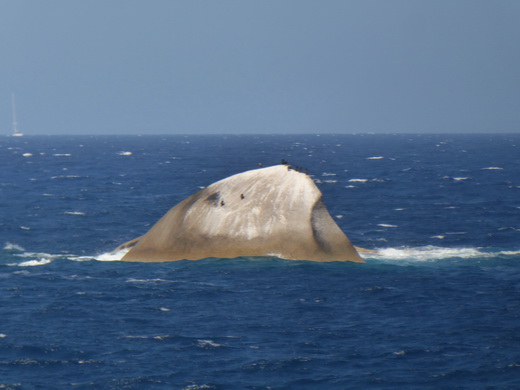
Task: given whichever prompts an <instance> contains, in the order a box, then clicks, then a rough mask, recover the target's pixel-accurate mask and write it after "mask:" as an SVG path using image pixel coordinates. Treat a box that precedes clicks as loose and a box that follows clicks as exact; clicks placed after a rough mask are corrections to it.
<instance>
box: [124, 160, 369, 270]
mask: <svg viewBox="0 0 520 390" xmlns="http://www.w3.org/2000/svg"><path fill="white" fill-rule="evenodd" d="M126 247H131V249H130V251H129V252H128V253H127V254H126V255H125V256H124V257H123V259H122V260H124V261H143V262H162V261H175V260H182V259H188V260H197V259H203V258H207V257H217V258H232V257H240V256H276V257H280V258H283V259H292V260H315V261H356V262H363V260H362V259H361V257H360V256H359V254H358V252H357V251H356V249H355V248H354V247H353V246H352V244H351V243H350V241H349V239H348V238H347V236H345V234H344V233H343V232H342V231H341V229H340V228H339V227H338V225H337V224H336V223H335V222H334V220H333V219H332V218H331V216H330V214H329V213H328V211H327V209H326V207H325V205H324V204H323V201H322V195H321V192H320V190H319V189H318V188H317V187H316V185H315V184H314V182H313V181H312V179H311V178H310V177H309V176H307V175H306V174H303V173H300V172H297V171H295V170H293V169H290V168H289V167H288V166H286V165H277V166H273V167H269V168H262V169H255V170H252V171H247V172H244V173H240V174H237V175H234V176H230V177H228V178H226V179H223V180H220V181H218V182H216V183H214V184H212V185H210V186H209V187H206V188H204V189H203V190H201V191H199V192H197V193H195V194H194V195H192V196H190V197H189V198H187V199H185V200H184V201H182V202H180V203H179V204H177V205H176V206H175V207H173V208H172V209H171V210H170V211H168V213H166V215H164V216H163V217H162V218H161V219H160V220H159V221H158V222H157V223H156V224H155V225H154V226H153V227H152V228H151V229H150V231H148V233H146V234H145V235H144V236H142V237H139V238H137V239H135V240H132V241H129V242H128V243H126V244H123V245H121V246H120V247H119V248H118V249H122V248H126Z"/></svg>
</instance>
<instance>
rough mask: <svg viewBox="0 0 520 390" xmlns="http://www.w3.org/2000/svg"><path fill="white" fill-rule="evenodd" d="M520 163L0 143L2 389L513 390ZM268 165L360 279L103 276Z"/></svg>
mask: <svg viewBox="0 0 520 390" xmlns="http://www.w3.org/2000/svg"><path fill="white" fill-rule="evenodd" d="M519 152H520V135H336V136H334V135H322V136H316V135H294V136H268V135H262V136H162V137H161V136H153V137H152V136H144V137H112V136H106V137H103V136H99V137H57V136H56V137H23V138H11V137H9V138H7V137H5V138H0V163H1V167H2V170H1V173H0V234H1V235H0V245H1V247H0V319H1V320H0V388H3V389H190V390H195V389H518V388H520V153H519ZM282 158H284V159H286V160H288V161H289V162H290V163H291V164H293V165H299V166H303V167H305V168H307V169H308V170H309V172H310V174H311V175H312V176H313V178H314V180H315V181H316V183H317V185H318V186H319V188H320V189H321V191H322V192H323V195H324V200H325V203H326V205H327V207H328V209H329V211H330V214H331V215H332V216H333V217H334V218H335V219H336V221H337V223H338V224H339V226H340V227H341V228H342V229H343V230H344V231H345V232H346V233H347V235H348V236H349V237H350V239H351V241H352V242H353V243H354V244H355V245H357V246H361V247H366V248H370V249H375V250H376V251H377V252H376V253H375V254H370V255H368V256H367V255H365V257H366V260H367V263H366V264H355V263H313V262H306V261H286V260H280V259H276V258H261V259H258V258H257V259H254V258H240V259H207V260H201V261H194V262H193V261H192V262H190V261H180V262H173V263H161V264H139V263H123V262H119V261H106V260H114V258H117V256H110V255H109V254H108V252H110V251H111V250H112V249H114V248H115V247H116V246H117V245H119V244H121V243H122V242H125V241H127V240H129V239H131V238H134V237H137V236H139V235H141V234H143V233H145V232H146V231H147V230H148V229H149V228H150V227H151V225H152V224H153V223H155V222H156V221H157V219H158V218H160V217H161V216H162V215H163V214H164V213H165V212H166V211H167V210H168V209H169V208H171V207H172V206H173V205H174V204H176V203H177V202H179V201H181V200H182V199H184V198H185V197H187V196H189V195H190V194H192V193H193V192H195V191H197V190H198V189H199V187H202V186H206V185H209V184H211V183H212V182H214V181H217V180H219V179H222V178H224V177H226V176H229V175H231V174H235V173H239V172H241V171H244V170H248V169H254V168H256V167H257V166H258V163H262V164H263V165H264V166H267V165H272V164H276V163H278V162H279V161H280V160H281V159H282Z"/></svg>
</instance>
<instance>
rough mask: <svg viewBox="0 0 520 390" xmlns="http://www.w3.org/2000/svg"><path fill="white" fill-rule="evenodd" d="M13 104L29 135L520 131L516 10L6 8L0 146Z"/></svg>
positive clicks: (473, 6)
mask: <svg viewBox="0 0 520 390" xmlns="http://www.w3.org/2000/svg"><path fill="white" fill-rule="evenodd" d="M11 93H14V94H15V95H16V103H17V114H18V115H17V116H18V122H19V127H20V130H22V131H23V132H25V133H26V134H103V133H106V134H123V133H128V134H176V133H309V132H310V133H330V132H333V133H360V132H377V133H379V132H414V133H420V132H449V133H455V132H520V1H519V0H510V1H508V0H495V1H488V0H483V1H481V0H430V1H421V0H359V1H358V0H322V1H318V0H310V1H308V0H274V1H271V0H255V1H249V0H218V1H217V0H206V1H200V0H148V1H145V0H88V1H86V0H81V1H80V0H45V1H43V0H0V134H8V133H10V131H11V121H12V119H11V101H10V100H11ZM1 129H3V130H1Z"/></svg>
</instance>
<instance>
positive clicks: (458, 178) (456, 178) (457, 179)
mask: <svg viewBox="0 0 520 390" xmlns="http://www.w3.org/2000/svg"><path fill="white" fill-rule="evenodd" d="M469 179H471V177H454V178H453V180H455V181H461V180H469Z"/></svg>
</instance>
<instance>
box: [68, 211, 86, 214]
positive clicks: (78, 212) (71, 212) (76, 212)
mask: <svg viewBox="0 0 520 390" xmlns="http://www.w3.org/2000/svg"><path fill="white" fill-rule="evenodd" d="M62 214H66V215H87V214H86V213H84V212H83V211H64V212H63V213H62Z"/></svg>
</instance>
